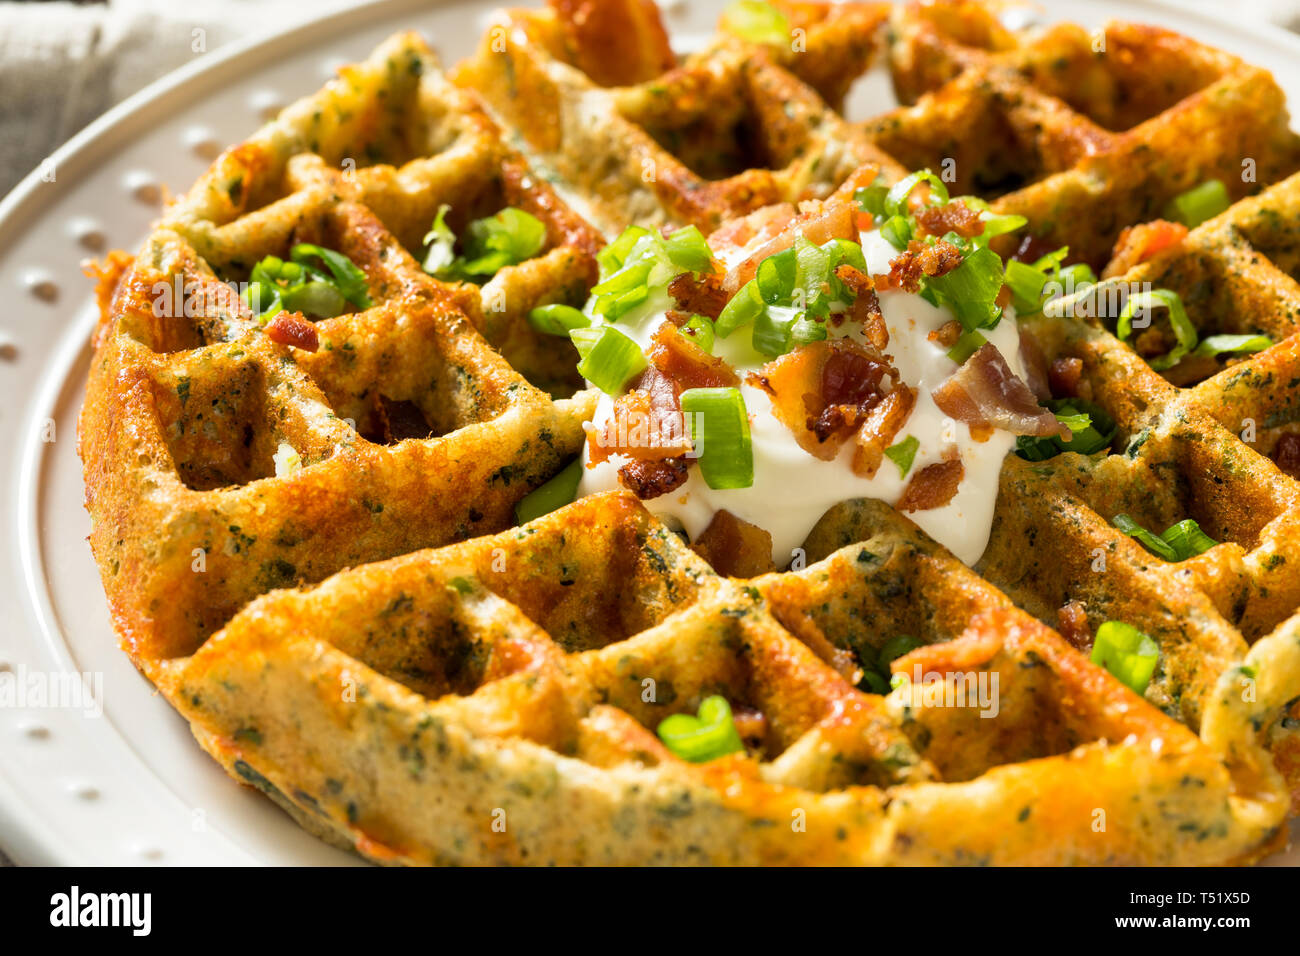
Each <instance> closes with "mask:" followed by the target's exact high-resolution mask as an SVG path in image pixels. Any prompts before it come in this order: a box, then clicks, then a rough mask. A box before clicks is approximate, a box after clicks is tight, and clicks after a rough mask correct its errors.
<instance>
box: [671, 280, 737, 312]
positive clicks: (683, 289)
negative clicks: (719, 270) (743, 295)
mask: <svg viewBox="0 0 1300 956" xmlns="http://www.w3.org/2000/svg"><path fill="white" fill-rule="evenodd" d="M668 294H669V295H670V296H672V297H673V299H674V300H676V302H677V305H678V307H679V308H680V309H681V311H683V312H686V313H688V314H689V315H707V316H708V317H709V318H711V319H716V318H717V317H718V316H719V315H721V314H722V309H723V307H724V306H725V305H726V304H727V299H728V295H727V292H726V290H725V289H723V288H722V276H720V275H718V274H716V273H712V274H709V275H701V276H696V275H695V273H693V272H683V273H682V274H681V275H679V276H678V277H677V278H675V279H673V281H672V282H670V283H668Z"/></svg>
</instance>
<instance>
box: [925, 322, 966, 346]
mask: <svg viewBox="0 0 1300 956" xmlns="http://www.w3.org/2000/svg"><path fill="white" fill-rule="evenodd" d="M961 333H962V328H961V323H960V322H958V321H957V320H956V319H953V320H952V321H950V322H945V323H944V324H943V325H941V326H939V327H938V328H937V329H935V330H934V331H933V332H931V333H930V334H929V335H927V336H926V338H927V339H929V340H930V341H931V342H935V343H937V344H939V345H942V346H943V347H944V348H946V349H950V348H952V347H953V346H954V345H956V344H957V340H958V339H959V338H961Z"/></svg>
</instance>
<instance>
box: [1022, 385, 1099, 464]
mask: <svg viewBox="0 0 1300 956" xmlns="http://www.w3.org/2000/svg"><path fill="white" fill-rule="evenodd" d="M1043 404H1044V405H1045V406H1046V407H1047V408H1050V409H1051V410H1052V411H1053V412H1054V413H1055V414H1056V417H1057V418H1058V419H1060V420H1061V421H1062V422H1064V423H1065V424H1066V426H1067V427H1068V428H1069V429H1070V431H1071V435H1070V438H1069V439H1068V440H1062V439H1061V437H1060V436H1059V435H1051V436H1049V437H1046V438H1040V437H1035V436H1033V435H1021V436H1020V437H1018V438H1017V439H1016V454H1017V455H1019V456H1020V457H1021V458H1024V459H1027V460H1028V461H1046V460H1047V459H1049V458H1055V457H1056V456H1057V455H1059V454H1061V453H1062V452H1067V451H1072V452H1075V453H1077V454H1080V455H1092V454H1095V453H1096V452H1099V451H1101V450H1102V449H1103V448H1106V447H1108V446H1109V445H1110V443H1111V441H1113V440H1114V438H1115V433H1116V431H1118V428H1117V426H1116V425H1115V421H1114V420H1113V419H1112V418H1111V417H1110V416H1109V415H1107V414H1106V412H1105V410H1104V409H1102V408H1101V407H1100V406H1098V405H1094V404H1093V403H1092V402H1086V401H1084V400H1083V399H1081V398H1059V399H1049V400H1048V401H1046V402H1044V403H1043ZM1080 415H1086V416H1087V417H1088V419H1089V424H1088V425H1087V427H1086V428H1082V429H1077V428H1075V426H1076V425H1078V424H1080V419H1079V418H1078V417H1077V416H1080Z"/></svg>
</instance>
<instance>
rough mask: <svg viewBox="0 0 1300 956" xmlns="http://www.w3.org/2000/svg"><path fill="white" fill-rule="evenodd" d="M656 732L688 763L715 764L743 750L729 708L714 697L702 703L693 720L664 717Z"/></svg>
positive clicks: (682, 716)
mask: <svg viewBox="0 0 1300 956" xmlns="http://www.w3.org/2000/svg"><path fill="white" fill-rule="evenodd" d="M656 732H657V733H658V735H659V739H660V740H662V741H663V742H664V746H665V747H667V748H668V749H669V750H670V751H672V753H673V754H674V755H676V756H677V757H680V758H681V759H682V760H688V761H690V762H691V763H704V762H705V761H708V760H716V759H717V758H718V757H725V756H726V755H727V754H733V753H739V752H741V751H743V750H744V749H745V745H744V743H743V742H742V741H741V739H740V732H739V731H738V730H736V722H735V721H734V720H733V719H732V717H731V705H730V704H728V703H727V699H726V698H725V697H721V696H719V695H717V694H714V695H713V696H712V697H706V698H705V699H704V700H702V701H701V702H700V706H699V709H698V710H697V711H696V712H695V716H691V715H690V714H673V715H672V716H671V717H665V718H664V719H663V720H661V721H660V722H659V727H658V730H657V731H656Z"/></svg>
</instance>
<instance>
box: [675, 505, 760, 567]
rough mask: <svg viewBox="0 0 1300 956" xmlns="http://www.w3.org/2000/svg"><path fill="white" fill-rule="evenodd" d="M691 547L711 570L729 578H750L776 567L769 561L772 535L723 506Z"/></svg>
mask: <svg viewBox="0 0 1300 956" xmlns="http://www.w3.org/2000/svg"><path fill="white" fill-rule="evenodd" d="M691 548H692V549H693V550H694V551H695V553H696V554H698V555H699V556H700V557H702V558H703V559H704V560H705V561H707V562H709V564H710V565H711V566H712V567H713V570H715V571H717V572H718V573H719V574H725V575H727V576H728V577H733V578H752V577H757V576H758V575H760V574H766V573H767V572H768V571H775V570H776V565H774V564H773V563H772V536H771V535H770V534H768V533H767V532H766V531H764V530H763V529H762V528H760V527H758V526H757V525H753V524H750V523H749V522H748V521H745V520H744V519H742V518H737V517H736V516H735V515H734V514H732V513H731V512H730V511H727V510H726V509H725V508H724V509H723V510H721V511H718V512H715V513H714V515H713V520H712V521H710V522H709V526H708V527H707V528H705V529H704V530H703V531H702V532H700V536H699V537H698V538H696V539H695V541H694V542H693V543H692V544H691Z"/></svg>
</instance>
